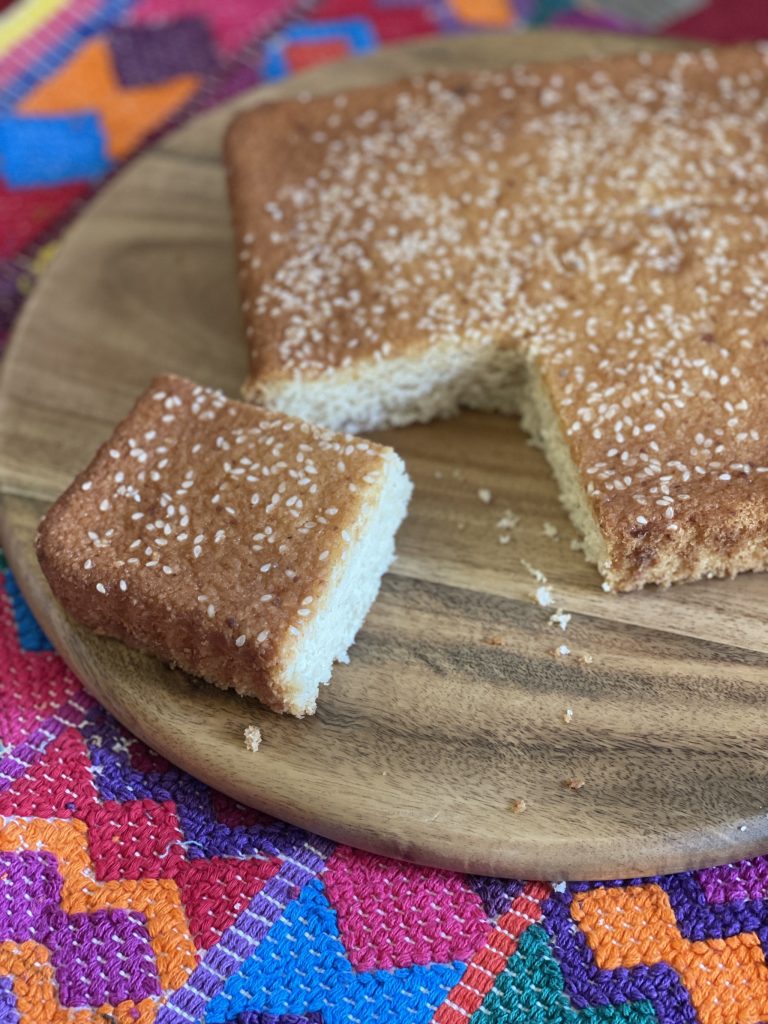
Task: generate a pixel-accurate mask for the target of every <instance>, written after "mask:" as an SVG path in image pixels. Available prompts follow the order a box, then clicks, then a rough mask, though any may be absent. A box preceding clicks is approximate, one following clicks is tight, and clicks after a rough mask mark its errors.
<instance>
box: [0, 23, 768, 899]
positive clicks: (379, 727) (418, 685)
mask: <svg viewBox="0 0 768 1024" xmlns="http://www.w3.org/2000/svg"><path fill="white" fill-rule="evenodd" d="M644 45H649V42H648V41H646V42H645V44H644ZM653 45H657V46H661V45H670V44H669V43H666V44H663V43H658V42H657V43H654V44H653ZM637 46H638V43H637V42H636V41H633V40H631V39H626V38H621V37H615V36H609V37H608V36H581V35H577V34H571V33H551V32H541V33H526V34H520V35H511V36H505V35H496V36H491V37H488V36H471V37H465V38H441V39H428V40H426V41H424V42H421V43H419V44H417V45H409V46H405V47H400V48H397V49H391V50H387V49H385V50H383V51H381V52H380V53H378V54H376V55H375V56H374V57H371V58H366V59H364V60H358V61H352V62H348V63H344V64H335V65H332V66H327V67H323V68H320V69H318V70H315V71H312V72H309V73H307V74H305V75H303V76H299V77H297V78H294V79H291V80H290V81H287V82H285V83H280V84H278V85H273V86H269V87H268V88H264V89H261V90H258V91H257V92H256V93H253V94H251V95H249V96H246V97H240V98H239V99H238V100H237V102H236V103H233V104H229V105H228V106H227V107H225V108H222V109H219V110H217V111H215V112H213V113H211V114H209V115H206V116H204V117H201V118H199V119H197V120H196V121H194V122H193V123H192V124H190V125H189V126H187V127H186V128H184V129H183V130H181V131H179V132H178V133H176V134H175V135H173V136H171V137H170V138H168V139H167V140H165V141H164V142H162V144H160V145H158V146H157V147H156V148H154V149H153V150H152V151H150V152H149V153H148V154H147V155H145V156H143V157H142V158H140V159H139V160H137V161H136V162H135V163H134V164H133V165H132V166H131V167H130V168H129V169H128V170H127V171H125V172H123V173H122V174H121V175H119V176H118V178H117V179H116V180H115V181H114V182H113V183H112V184H111V185H110V186H109V187H108V188H106V189H105V190H104V192H103V193H101V194H100V196H99V197H98V198H97V199H96V200H95V201H94V202H93V203H92V204H91V205H90V206H89V208H88V209H87V211H86V212H85V214H84V215H83V216H82V217H81V218H80V219H79V221H78V222H77V223H76V224H75V225H74V227H73V228H72V229H71V230H70V231H69V233H68V235H67V237H66V239H65V241H64V243H63V244H62V246H61V248H60V251H59V252H58V255H57V256H56V258H55V259H54V261H53V263H52V265H51V267H50V269H49V270H48V272H47V273H46V275H45V276H44V278H43V280H42V282H41V283H40V284H39V285H38V287H37V288H36V290H35V292H34V294H33V296H32V298H31V300H30V301H29V303H28V304H27V306H26V308H25V311H24V313H23V315H22V318H21V321H20V323H19V325H18V328H17V330H16V336H15V339H14V341H13V343H12V346H11V348H10V350H9V352H8V354H7V356H6V358H5V362H4V368H3V375H2V381H0V512H1V514H2V531H3V538H2V539H3V543H4V545H5V548H6V551H7V555H8V558H9V561H10V563H11V565H12V567H13V569H14V571H15V572H16V574H17V576H18V578H19V581H20V583H21V586H22V588H23V589H24V591H25V593H26V596H27V598H28V599H29V601H30V603H31V605H32V607H33V609H34V611H35V612H36V614H37V615H38V617H39V618H40V620H41V621H42V623H43V625H44V627H45V628H46V630H47V631H48V633H49V635H50V636H51V637H52V639H53V640H54V642H55V643H56V645H57V647H58V649H59V650H60V651H61V653H62V654H63V656H64V657H65V658H66V660H67V661H68V662H69V663H70V664H71V665H72V666H73V668H74V669H75V670H76V671H77V672H78V674H79V675H80V676H81V678H82V679H83V681H84V682H85V684H86V686H87V687H88V689H89V690H90V691H91V692H92V693H94V694H95V695H96V696H97V697H98V698H99V699H100V700H101V701H102V702H103V703H104V704H105V705H106V706H107V707H108V708H109V709H110V710H111V711H112V712H113V713H114V714H115V715H116V716H117V717H118V718H119V719H120V720H121V721H122V722H123V723H124V724H125V725H126V726H127V727H128V728H130V729H131V730H133V731H134V732H135V733H137V734H138V735H139V736H141V737H142V738H143V739H144V740H145V741H146V742H147V743H149V744H150V745H151V746H152V747H154V748H155V749H157V750H159V751H160V752H161V753H162V754H164V755H165V756H166V757H168V758H169V759H170V760H172V761H174V762H175V763H177V764H179V765H180V766H181V767H182V768H184V769H186V770H188V771H190V772H192V773H193V774H194V775H197V776H199V777H200V778H202V779H204V780H205V781H206V782H209V783H211V784H212V785H214V786H217V787H218V788H220V789H222V790H224V791H225V792H227V793H229V794H230V795H232V796H234V797H236V798H237V799H239V800H241V801H243V802H244V803H248V804H252V805H254V806H256V807H258V808H260V809H262V810H265V811H267V812H270V813H272V814H275V815H277V816H279V817H281V818H285V819H287V820H289V821H292V822H295V823H297V824H300V825H303V826H306V827H309V828H311V829H314V830H316V831H318V832H320V833H323V834H325V835H328V836H330V837H332V838H334V839H339V840H343V841H348V842H350V843H353V844H356V845H358V846H361V847H365V848H367V849H371V850H375V851H378V852H381V853H386V854H391V855H394V856H400V857H404V858H411V859H414V860H418V861H421V862H426V863H429V864H435V865H441V866H446V867H451V868H457V869H460V870H466V871H474V872H485V873H492V874H502V875H511V876H525V877H529V878H534V877H543V878H563V877H567V878H582V879H588V878H601V877H618V876H634V875H639V874H644V873H653V872H661V871H671V870H677V869H681V868H686V867H692V866H701V865H705V864H710V863H715V862H720V861H726V860H733V859H735V858H737V857H741V856H748V855H753V854H756V853H758V852H762V851H764V850H765V849H767V848H768V714H766V712H765V708H764V703H765V693H766V688H767V687H768V630H767V629H766V627H765V616H766V612H765V609H766V607H767V606H768V576H745V577H742V578H739V579H738V580H735V581H719V582H712V583H702V584H693V585H689V586H682V587H677V588H675V589H673V590H670V591H667V592H652V591H650V592H647V593H641V594H633V595H625V596H613V595H607V594H604V593H603V592H602V591H601V589H600V584H599V579H598V576H597V574H596V572H595V571H594V570H593V569H592V568H590V567H589V566H587V565H586V564H585V563H584V561H583V559H582V556H581V554H580V553H579V552H578V551H576V550H573V548H572V547H571V540H572V539H573V537H574V533H573V531H572V529H571V527H570V526H569V525H568V522H567V519H566V516H565V514H564V512H563V510H562V509H561V507H560V505H559V503H558V500H557V492H556V487H555V484H554V482H553V480H552V478H551V476H550V473H549V471H548V468H547V465H546V463H545V462H544V459H543V457H542V455H541V454H540V453H539V452H538V451H537V450H535V449H534V448H532V447H531V446H530V445H528V444H527V443H526V440H525V437H524V436H523V434H522V433H521V431H520V428H519V425H518V424H517V422H516V421H514V420H512V419H505V418H503V417H499V416H483V415H480V414H466V415H463V416H461V417H459V418H457V419H455V420H453V421H450V422H442V423H435V424H430V425H429V426H423V427H411V428H407V429H403V430H399V431H392V432H389V433H388V434H386V435H380V436H383V437H384V439H385V440H387V441H388V442H389V443H391V444H393V445H394V446H395V447H396V448H397V449H398V451H400V452H401V453H402V454H403V456H404V457H405V459H406V461H407V464H408V469H409V471H410V473H411V475H412V477H413V478H414V481H415V484H416V493H415V497H414V501H413V505H412V512H411V515H410V517H409V518H408V520H407V522H406V523H405V525H404V527H403V529H402V531H401V533H400V535H399V558H398V561H397V563H396V565H395V566H394V569H393V571H392V573H390V574H389V575H388V576H387V577H386V579H385V581H384V586H383V590H382V593H381V596H380V599H379V600H378V601H377V603H376V605H375V607H374V609H373V610H372V612H371V614H370V616H369V618H368V621H367V622H366V624H365V627H364V629H363V631H362V633H361V635H360V637H359V640H358V643H357V644H356V645H355V647H354V648H353V652H352V660H351V663H350V664H349V665H348V666H339V667H338V668H337V669H336V671H335V673H334V678H333V681H332V684H331V686H330V687H329V688H328V689H327V690H326V691H325V692H324V694H323V696H322V698H321V700H320V704H319V709H318V713H317V715H316V716H315V717H314V718H312V719H307V720H305V721H295V720H291V719H286V718H280V717H278V716H275V715H273V714H271V713H270V712H267V711H265V710H263V709H262V708H260V707H259V706H258V705H257V704H256V703H255V702H253V701H247V700H242V699H240V698H239V697H237V696H234V695H232V694H227V693H220V692H218V691H216V690H215V689H213V688H210V687H207V686H205V685H204V684H202V683H200V682H198V681H195V680H192V679H189V678H187V677H186V676H184V675H183V674H182V673H180V672H174V671H171V670H170V669H168V668H165V667H164V666H162V665H160V664H159V663H158V662H156V661H155V660H153V659H152V658H149V657H146V656H142V655H140V654H136V653H135V652H132V651H129V650H127V649H126V648H124V647H122V646H121V645H120V644H118V643H117V642H113V641H109V640H103V639H98V638H96V637H94V636H91V635H90V634H88V633H87V632H86V631H84V630H81V629H79V628H78V627H77V626H75V625H73V624H72V623H71V622H70V621H69V620H68V619H67V618H66V616H65V615H64V614H63V613H62V611H61V609H60V608H59V607H58V606H57V605H56V603H55V602H54V601H53V599H52V597H51V595H50V592H49V591H48V589H47V585H46V584H45V582H44V580H43V578H42V576H41V574H40V572H39V569H38V567H37V564H36V561H35V558H34V553H33V550H32V538H33V535H34V531H35V527H36V524H37V521H38V519H39V516H40V515H41V513H42V512H43V511H44V509H45V508H46V506H47V505H48V504H49V503H50V501H51V500H52V499H53V498H55V497H56V496H57V495H58V494H59V492H60V491H61V490H62V489H63V488H64V487H65V485H66V484H67V483H68V482H69V480H70V479H71V477H72V476H73V475H74V474H75V472H77V471H78V470H79V469H80V468H82V466H84V465H85V464H86V463H87V462H88V460H89V459H90V457H91V455H92V453H93V451H94V449H95V448H96V446H97V445H98V444H99V443H100V442H101V441H102V440H103V439H104V438H105V437H106V436H107V435H108V434H109V432H110V430H111V428H112V426H113V425H114V423H115V422H116V420H117V419H118V418H119V417H120V416H122V415H123V414H124V413H125V412H126V411H127V410H128V408H129V407H130V405H131V404H132V402H133V400H134V398H135V396H136V394H137V393H138V392H139V391H140V390H141V389H143V388H144V387H145V386H146V384H147V382H148V380H149V379H150V377H151V376H152V375H153V374H155V373H159V372H165V371H173V372H178V373H182V374H185V375H187V376H190V377H193V378H195V379H197V380H199V381H201V382H202V383H205V384H215V385H220V386H222V387H224V389H225V390H226V391H227V392H228V393H229V394H231V395H236V394H237V393H238V389H239V385H240V381H241V379H242V377H243V375H244V373H245V363H246V359H245V346H244V344H243V343H242V341H241V329H240V324H239V319H238V301H237V296H236V292H235V284H234V273H233V263H234V260H233V253H232V251H231V245H232V242H231V234H230V227H229V221H228V215H227V209H226V202H225V189H224V174H223V170H222V167H221V163H220V160H219V149H220V141H221V135H222V132H223V129H224V127H225V126H226V123H227V121H228V119H229V117H230V116H231V114H232V111H233V109H235V107H243V106H247V105H249V104H251V103H253V102H258V101H260V100H263V99H269V98H274V97H277V96H285V95H288V94H291V93H295V92H297V91H299V90H301V89H310V90H313V91H325V92H328V91H332V90H336V89H346V88H350V87H353V86H355V85H359V84H364V83H372V82H379V81H384V80H387V79H391V78H394V77H398V76H400V75H403V74H406V73H408V72H415V71H417V70H420V69H427V68H436V67H452V68H457V67H478V66H486V67H489V66H493V67H503V66H505V65H507V64H509V63H511V62H513V61H517V60H539V59H549V58H560V57H564V56H574V55H582V54H585V53H594V52H608V51H616V50H619V49H624V50H626V49H633V48H636V47H637ZM480 488H488V489H489V490H490V491H491V492H492V495H493V500H492V502H491V503H490V504H485V503H483V502H482V501H480V500H479V498H478V490H479V489H480ZM507 509H510V510H511V511H512V512H513V513H515V514H516V515H517V516H519V517H520V518H519V523H518V525H517V526H516V527H515V528H514V529H512V530H503V529H501V530H500V529H498V528H497V525H496V524H497V521H498V520H499V518H500V517H501V516H502V515H503V514H504V512H505V510H507ZM545 522H549V523H551V524H553V525H554V526H555V527H556V528H557V531H558V536H557V538H556V539H552V538H550V537H548V536H546V535H545V533H544V530H543V524H544V523H545ZM501 533H509V534H510V541H509V543H507V544H501V543H500V542H499V534H501ZM521 559H526V560H527V561H528V562H529V563H530V564H531V565H533V566H535V567H536V568H537V569H539V570H541V571H542V572H544V573H545V574H546V576H547V578H548V580H549V581H550V585H551V588H552V590H553V593H554V595H555V598H556V601H557V604H558V605H559V606H562V607H563V608H565V609H566V610H567V611H568V612H570V613H572V615H573V618H572V620H571V622H570V625H569V626H568V629H567V631H566V632H563V631H561V629H560V628H559V627H558V626H557V625H554V624H552V623H550V622H549V611H545V610H544V609H542V608H540V607H539V606H538V605H537V604H536V603H535V602H534V601H533V600H532V594H533V591H534V589H535V586H536V584H535V581H534V579H533V578H532V577H531V575H530V574H529V572H528V571H527V570H526V569H525V567H524V566H523V565H522V564H521ZM560 644H566V645H567V646H568V648H569V649H570V652H571V653H570V654H567V655H557V654H556V653H555V651H556V649H557V648H558V646H559V645H560ZM567 708H570V709H572V712H573V716H572V720H571V721H570V722H567V721H565V718H566V717H567V716H566V714H565V712H566V709H567ZM253 723H258V724H259V725H260V726H261V728H262V731H263V734H264V742H263V746H262V748H261V750H260V751H259V752H258V753H257V754H251V753H248V752H247V751H246V750H245V748H244V745H243V729H244V727H245V726H246V725H249V724H253ZM572 779H579V780H583V783H584V785H583V786H582V787H581V788H579V789H578V790H575V789H571V788H569V787H568V785H567V784H566V783H567V780H572ZM518 800H524V801H525V804H526V810H525V811H524V812H522V813H515V811H514V809H513V808H514V803H515V801H518Z"/></svg>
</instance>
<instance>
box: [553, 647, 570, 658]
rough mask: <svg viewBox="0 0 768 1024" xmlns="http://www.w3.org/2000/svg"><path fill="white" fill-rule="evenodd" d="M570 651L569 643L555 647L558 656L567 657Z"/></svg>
mask: <svg viewBox="0 0 768 1024" xmlns="http://www.w3.org/2000/svg"><path fill="white" fill-rule="evenodd" d="M570 653H571V648H570V647H569V646H568V644H560V646H559V647H556V648H555V657H556V658H567V657H568V655H569V654H570Z"/></svg>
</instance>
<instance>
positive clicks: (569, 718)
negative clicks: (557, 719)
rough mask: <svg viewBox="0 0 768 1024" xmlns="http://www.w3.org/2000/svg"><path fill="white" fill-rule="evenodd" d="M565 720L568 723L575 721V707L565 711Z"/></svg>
mask: <svg viewBox="0 0 768 1024" xmlns="http://www.w3.org/2000/svg"><path fill="white" fill-rule="evenodd" d="M563 721H564V722H565V724H566V725H568V724H569V723H570V722H572V721H573V708H566V709H565V711H564V712H563Z"/></svg>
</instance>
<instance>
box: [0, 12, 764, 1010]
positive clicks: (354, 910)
mask: <svg viewBox="0 0 768 1024" xmlns="http://www.w3.org/2000/svg"><path fill="white" fill-rule="evenodd" d="M681 19H683V20H681ZM544 22H557V23H562V24H568V25H574V24H575V25H582V26H589V25H594V26H599V27H603V28H604V27H614V28H622V27H623V28H631V29H632V30H633V31H642V30H654V31H659V30H665V31H670V32H675V31H681V30H682V29H685V30H686V31H688V32H689V33H690V34H692V35H696V36H698V37H702V38H714V39H720V38H722V39H724V38H728V39H734V38H745V37H754V36H757V35H762V34H766V32H768V10H766V5H765V3H764V0H751V2H744V3H737V2H736V0H715V2H713V3H709V4H702V3H700V2H697V0H656V2H651V0H602V2H601V3H586V2H585V3H581V2H579V0H577V2H573V0H519V2H518V4H517V5H516V6H513V3H512V0H429V2H426V3H422V4H415V3H411V2H408V0H360V2H353V0H324V2H319V3H316V4H314V6H312V5H310V4H309V3H305V4H304V5H302V4H301V3H297V2H295V0H294V2H290V0H261V2H258V0H24V2H21V0H19V2H16V3H14V4H10V5H9V4H8V3H7V0H0V225H1V226H0V328H2V329H4V330H5V329H7V328H8V326H9V325H10V323H11V320H12V317H13V315H14V313H15V312H16V310H17V309H18V306H19V304H20V302H21V300H22V298H23V295H24V294H25V293H26V292H27V291H28V290H29V287H30V286H31V284H32V282H33V280H34V277H35V275H36V274H37V273H38V272H39V271H40V269H42V268H43V267H44V265H45V263H46V261H47V259H48V257H49V255H50V252H51V246H52V245H53V244H55V243H53V242H52V239H53V238H54V237H55V235H56V233H57V231H58V229H59V228H60V226H61V224H62V223H63V221H64V220H66V219H67V218H68V217H69V216H71V215H72V213H73V210H74V209H75V208H76V207H77V205H78V204H79V203H81V202H82V201H83V200H84V199H86V198H87V197H88V196H89V195H90V194H91V193H92V191H93V190H94V188H95V187H97V186H98V184H99V183H100V182H101V181H102V180H103V179H104V178H105V177H106V176H108V175H109V174H110V173H112V172H113V170H114V169H115V168H117V167H118V166H120V165H121V164H122V163H123V162H124V161H125V160H126V159H128V158H129V157H130V156H132V155H133V154H134V153H135V152H137V151H138V149H140V148H141V147H142V146H143V145H145V144H146V143H147V141H148V140H150V139H151V138H152V137H154V135H156V134H157V133H158V132H159V131H161V130H163V129H164V128H166V127H167V126H168V125H169V124H170V123H173V122H175V121H178V120H179V119H180V118H181V117H183V116H186V115H187V114H189V113H190V112H192V111H194V110H196V109H200V108H201V107H203V106H205V105H207V104H210V103H213V102H215V101H216V100H217V99H220V98H222V97H223V96H226V95H228V94H231V93H232V92H234V91H236V90H238V89H241V88H244V87H245V86H248V85H252V84H253V83H254V82H255V81H257V80H258V79H259V78H270V77H276V76H281V75H285V74H289V73H291V72H292V71H294V70H297V69H299V68H302V67H305V66H307V65H308V64H311V63H314V62H317V61H319V60H329V59H334V58H336V57H339V56H342V55H344V54H346V53H350V52H357V53H359V52H365V51H366V50H370V49H372V48H374V47H376V46H378V45H379V44H380V43H381V42H382V41H386V40H391V39H396V38H400V37H402V36H407V35H414V34H417V33H426V32H436V31H460V30H469V29H476V28H482V27H489V26H490V27H494V26H495V27H514V26H515V25H521V24H528V23H544ZM766 944H768V859H765V858H756V859H755V860H752V861H745V862H742V863H739V864H734V865H727V866H725V867H720V868H714V869H710V870H706V871H700V872H689V873H685V874H680V875H673V876H662V877H657V878H649V879H638V880H634V881H630V882H621V883H619V882H610V881H609V882H604V883H600V884H589V885H565V884H543V883H524V882H516V881H501V880H497V879H490V878H479V877H470V876H462V875H457V874H452V873H448V872H442V871H434V870H427V869H423V868H415V867H412V866H408V865H406V864H402V863H399V862H395V861H387V860H383V859H381V858H378V857H373V856H370V855H368V854H363V853H359V852H355V851H353V850H350V849H348V848H345V847H342V846H336V845H334V844H332V843H329V842H327V841H325V840H323V839H321V838H319V837H318V836H313V835H308V834H307V833H304V832H301V831H299V830H297V829H295V828H292V827H291V826H289V825H286V824H284V823H281V822H278V821H273V820H270V819H267V818H265V817H264V816H263V815H260V814H258V813H256V812H254V811H250V810H247V809H245V808H243V807H241V806H239V805H237V804H235V803H233V802H232V801H231V800H229V799H227V798H226V797H224V796H222V795H221V794H218V793H216V792H213V791H212V790H210V789H209V788H208V787H206V786H204V785H203V784H201V783H199V782H197V781H196V780H194V779H192V778H191V777H190V776H188V775H185V774H184V773H183V772H181V771H179V770H178V769H176V768H174V767H173V766H171V765H169V764H168V763H167V762H165V761H164V760H163V759H162V758H160V757H159V756H158V755H156V754H155V753H153V752H152V751H151V750H149V749H148V748H147V747H145V746H144V745H143V744H142V743H140V742H139V741H138V740H136V739H135V738H134V737H132V736H131V735H130V734H128V733H126V731H125V730H124V729H123V728H122V727H121V726H120V725H119V724H118V723H117V722H115V721H114V720H113V719H112V718H111V717H110V716H109V715H108V714H107V713H106V712H105V711H104V710H103V709H102V708H101V707H99V706H98V705H97V704H95V703H94V701H92V700H91V699H90V698H89V697H88V696H87V695H86V694H85V692H84V691H83V690H82V688H81V686H80V684H79V683H78V681H77V679H76V678H75V677H74V676H73V675H72V674H71V673H70V672H69V671H68V670H67V669H66V667H65V666H64V664H63V663H62V662H61V660H60V659H59V658H58V657H57V656H56V655H55V654H54V652H53V651H52V650H51V648H50V645H49V644H48V642H47V640H46V639H45V637H44V636H43V634H42V632H41V631H40V629H39V627H38V626H37V624H36V622H35V620H34V618H33V616H32V615H31V613H30V611H29V609H28V608H27V606H26V605H25V603H24V600H23V598H22V596H21V594H20V591H19V589H18V586H17V585H16V583H15V581H14V579H13V576H12V574H11V572H10V570H9V569H8V568H7V567H6V566H5V563H4V562H3V561H2V556H1V555H0V1024H16V1022H22V1024H97V1022H99V1024H106V1022H110V1024H135V1022H137V1024H150V1022H152V1021H156V1022H158V1024H190V1022H198V1021H201V1022H202V1021H206V1022H217V1024H224V1022H227V1024H381V1022H386V1024H432V1022H435V1024H466V1022H468V1021H471V1022H472V1024H508V1022H509V1024H512V1022H514V1024H529V1022H530V1024H652V1022H660V1024H686V1022H691V1024H694V1022H700V1024H760V1022H765V1021H768V966H767V965H766V958H765V950H766V949H767V948H768V945H766Z"/></svg>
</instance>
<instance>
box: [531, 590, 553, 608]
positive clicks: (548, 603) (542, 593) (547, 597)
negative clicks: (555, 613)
mask: <svg viewBox="0 0 768 1024" xmlns="http://www.w3.org/2000/svg"><path fill="white" fill-rule="evenodd" d="M533 596H534V598H535V599H536V604H538V605H540V606H541V607H542V608H551V607H552V605H553V604H554V603H555V602H554V599H553V597H552V591H551V590H550V589H549V587H547V586H544V585H543V584H542V586H540V587H537V588H536V593H535V594H534V595H533Z"/></svg>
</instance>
